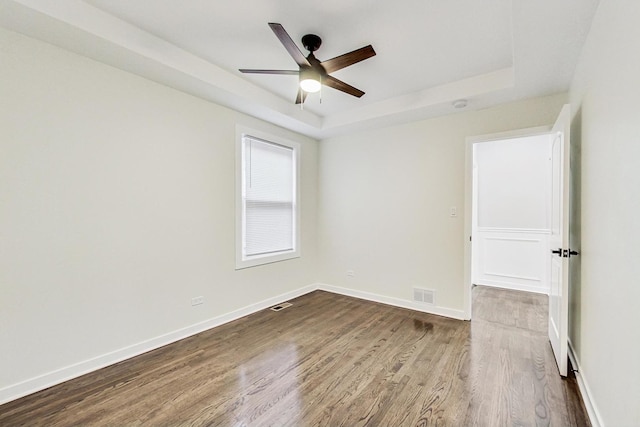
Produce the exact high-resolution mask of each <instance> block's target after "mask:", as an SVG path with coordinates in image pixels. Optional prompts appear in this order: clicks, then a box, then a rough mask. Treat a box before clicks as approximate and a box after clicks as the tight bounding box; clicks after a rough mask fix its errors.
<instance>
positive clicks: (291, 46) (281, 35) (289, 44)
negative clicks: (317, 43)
mask: <svg viewBox="0 0 640 427" xmlns="http://www.w3.org/2000/svg"><path fill="white" fill-rule="evenodd" d="M269 26H270V27H271V29H272V30H273V32H274V33H275V34H276V37H278V39H279V40H280V43H282V44H283V45H284V48H285V49H287V52H289V55H291V57H292V58H293V60H294V61H296V64H298V66H300V67H311V64H310V63H309V61H307V58H305V57H304V55H303V54H302V52H300V49H299V48H298V46H297V45H296V44H295V43H294V42H293V40H291V37H290V36H289V34H288V33H287V32H286V31H285V29H284V27H283V26H282V25H280V24H276V23H274V22H270V23H269Z"/></svg>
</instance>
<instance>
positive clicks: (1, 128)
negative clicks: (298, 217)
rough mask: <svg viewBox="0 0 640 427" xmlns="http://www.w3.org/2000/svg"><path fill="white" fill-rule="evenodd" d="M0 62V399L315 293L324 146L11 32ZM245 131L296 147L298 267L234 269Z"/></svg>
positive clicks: (2, 35) (3, 38) (5, 35)
mask: <svg viewBox="0 0 640 427" xmlns="http://www.w3.org/2000/svg"><path fill="white" fill-rule="evenodd" d="M0 57H1V58H2V59H1V60H0V75H1V76H2V78H0V343H2V344H1V347H2V350H1V351H0V366H1V367H2V368H1V369H0V401H1V400H2V398H7V397H8V396H7V395H2V392H3V389H4V391H5V392H7V393H9V394H10V393H11V391H12V390H13V391H15V390H20V387H18V388H17V389H15V388H14V389H11V387H12V386H15V385H16V384H19V383H20V382H22V381H29V380H34V379H36V380H37V378H38V377H39V376H41V375H45V376H46V375H48V374H51V373H52V372H56V371H57V370H60V369H62V370H63V371H64V370H65V369H67V368H69V367H70V366H73V365H75V364H77V363H81V362H83V361H87V360H92V358H96V357H98V358H99V357H101V356H104V355H109V354H111V353H112V352H114V351H117V350H119V349H123V348H127V347H128V346H131V345H134V344H140V343H143V345H144V343H145V342H147V341H148V340H150V339H152V338H154V337H159V336H163V334H167V333H171V332H172V331H176V330H180V329H181V328H185V327H189V326H191V325H195V324H198V323H199V322H203V321H206V320H207V319H211V318H214V317H216V316H220V315H223V314H225V313H229V312H232V311H234V310H237V309H240V308H242V307H245V306H248V305H250V304H252V303H257V302H260V301H264V300H265V299H268V298H270V297H275V296H277V295H280V294H283V293H286V292H290V291H292V290H298V289H300V288H301V287H303V286H305V285H311V284H313V283H315V281H316V278H317V277H316V264H317V263H316V188H317V142H315V141H312V140H310V139H309V138H306V137H302V136H300V135H296V134H293V133H291V132H288V131H285V130H282V129H279V128H277V127H274V126H271V125H268V124H266V123H264V122H261V121H258V120H255V119H251V118H249V117H247V116H244V115H242V114H239V113H236V112H234V111H232V110H229V109H226V108H222V107H219V106H216V105H213V104H211V103H208V102H205V101H203V100H200V99H197V98H194V97H192V96H189V95H185V94H183V93H180V92H177V91H175V90H172V89H169V88H167V87H164V86H161V85H158V84H156V83H153V82H150V81H148V80H145V79H142V78H139V77H137V76H134V75H131V74H129V73H126V72H122V71H119V70H116V69H114V68H111V67H108V66H105V65H102V64H99V63H97V62H94V61H91V60H89V59H86V58H83V57H80V56H77V55H75V54H72V53H69V52H67V51H64V50H61V49H59V48H56V47H53V46H51V45H48V44H45V43H42V42H39V41H35V40H33V39H30V38H27V37H24V36H21V35H18V34H16V33H12V32H8V31H6V30H0ZM236 124H243V125H247V126H250V127H252V128H256V129H258V130H263V131H265V132H269V133H272V134H277V135H280V136H282V137H285V138H287V139H291V140H295V141H298V142H300V143H302V171H303V175H302V194H303V196H302V203H301V206H302V254H303V256H302V258H300V259H296V260H292V261H286V262H281V263H275V264H269V265H265V266H261V267H256V268H250V269H246V270H242V271H235V258H234V256H235V253H234V245H235V236H234V229H235V226H234V224H235V210H234V209H235V204H234V200H235V195H234V182H235V163H234V158H235V157H234V156H235V145H234V144H235V137H236V133H235V132H236V128H235V127H236ZM195 296H204V298H205V303H204V304H203V305H201V306H197V307H191V298H192V297H195ZM107 359H108V358H107ZM69 372H71V373H72V372H75V371H74V370H73V369H71V370H70V371H69ZM76 373H77V372H76ZM54 377H55V375H54ZM43 381H46V378H45V379H44V380H43ZM37 383H38V381H35V383H34V384H37ZM7 387H9V389H10V390H9V389H7Z"/></svg>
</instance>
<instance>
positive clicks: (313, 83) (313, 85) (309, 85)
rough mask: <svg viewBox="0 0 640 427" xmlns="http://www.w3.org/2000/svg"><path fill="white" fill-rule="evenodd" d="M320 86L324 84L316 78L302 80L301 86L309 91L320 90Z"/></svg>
mask: <svg viewBox="0 0 640 427" xmlns="http://www.w3.org/2000/svg"><path fill="white" fill-rule="evenodd" d="M320 86H322V85H321V84H320V82H319V81H318V80H315V79H304V80H300V88H302V90H303V91H305V92H308V93H315V92H319V91H320Z"/></svg>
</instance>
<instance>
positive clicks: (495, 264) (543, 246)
mask: <svg viewBox="0 0 640 427" xmlns="http://www.w3.org/2000/svg"><path fill="white" fill-rule="evenodd" d="M473 152H474V177H475V183H474V191H475V192H476V193H477V194H476V195H474V200H477V208H476V214H475V216H476V218H474V222H475V224H474V225H475V227H474V232H473V237H474V238H473V247H474V250H473V252H472V256H473V264H472V265H473V272H472V282H473V283H475V284H481V285H489V286H498V287H503V288H508V289H516V290H523V291H529V292H538V293H547V294H548V293H549V270H550V262H549V235H550V218H551V215H550V208H551V137H550V135H548V134H544V135H534V136H526V137H520V138H510V139H503V140H497V141H486V142H477V143H475V144H474V145H473Z"/></svg>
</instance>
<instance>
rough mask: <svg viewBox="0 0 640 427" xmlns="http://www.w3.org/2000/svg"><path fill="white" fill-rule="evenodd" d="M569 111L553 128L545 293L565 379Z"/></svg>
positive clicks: (565, 110) (552, 337)
mask: <svg viewBox="0 0 640 427" xmlns="http://www.w3.org/2000/svg"><path fill="white" fill-rule="evenodd" d="M570 126H571V111H570V108H569V105H565V106H564V107H562V111H561V112H560V115H559V116H558V120H557V121H556V124H555V125H554V126H553V138H554V139H553V144H552V148H551V164H552V177H553V181H552V182H553V187H552V203H551V237H550V239H549V246H550V247H551V251H550V253H549V256H550V257H551V280H550V282H551V291H550V293H549V340H550V341H551V347H552V348H553V353H554V355H555V357H556V362H557V363H558V370H559V371H560V375H562V376H563V377H565V376H567V347H568V341H569V337H568V328H569V256H570V248H569V212H570V211H569V203H570V194H569V179H570V177H571V173H570V172H571V171H570V166H569V163H570V162H569V159H570V156H569V146H570V144H569V130H570Z"/></svg>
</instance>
